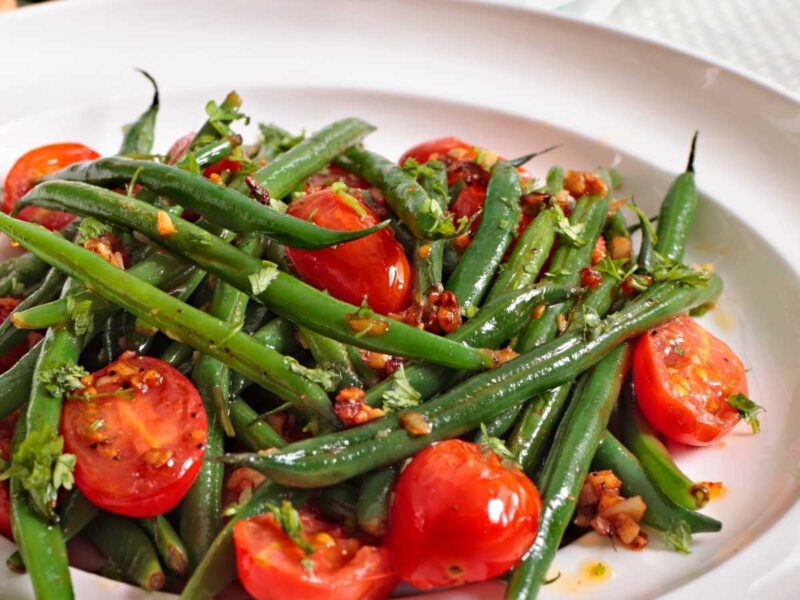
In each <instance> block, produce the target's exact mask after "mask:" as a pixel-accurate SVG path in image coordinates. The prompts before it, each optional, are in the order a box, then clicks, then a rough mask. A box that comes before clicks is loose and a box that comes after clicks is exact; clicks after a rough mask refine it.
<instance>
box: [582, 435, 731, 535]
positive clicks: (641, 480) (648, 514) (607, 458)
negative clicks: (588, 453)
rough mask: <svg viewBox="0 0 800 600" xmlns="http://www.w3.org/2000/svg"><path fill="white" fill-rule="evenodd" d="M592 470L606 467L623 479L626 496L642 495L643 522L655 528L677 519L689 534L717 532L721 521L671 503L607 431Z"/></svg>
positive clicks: (623, 491) (668, 525) (634, 459)
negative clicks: (644, 505) (682, 523)
mask: <svg viewBox="0 0 800 600" xmlns="http://www.w3.org/2000/svg"><path fill="white" fill-rule="evenodd" d="M592 469H594V470H598V471H599V470H604V469H609V470H611V471H613V472H614V474H615V475H616V476H617V477H619V479H620V480H621V481H622V493H623V495H624V496H626V497H629V498H630V497H631V496H641V497H642V499H643V500H644V502H645V504H647V510H646V511H645V513H644V518H643V519H642V523H643V524H645V525H649V526H650V527H652V528H653V529H657V530H658V531H667V530H669V528H670V527H671V526H672V525H673V524H674V523H676V522H678V521H683V522H685V523H686V524H687V525H689V528H690V529H691V531H692V533H701V532H712V531H720V530H721V529H722V523H720V522H719V521H717V520H716V519H712V518H711V517H708V516H706V515H703V514H701V513H698V512H694V511H693V510H687V509H686V508H684V507H682V506H680V505H678V504H675V503H673V502H672V501H671V500H670V499H669V498H667V497H666V496H665V495H664V494H663V493H662V492H661V490H660V489H659V488H658V487H656V486H655V485H654V484H653V483H652V482H651V481H650V479H649V478H648V477H647V474H646V473H645V471H644V469H643V468H642V465H641V464H640V463H639V461H638V460H636V457H635V456H634V455H633V454H632V453H631V452H630V451H629V450H628V449H627V448H625V446H623V445H622V444H621V443H620V442H619V440H617V439H616V438H615V437H614V436H613V435H611V434H610V433H609V432H607V431H606V432H605V433H603V435H602V437H601V438H600V444H599V445H598V447H597V452H596V453H595V455H594V460H593V461H592Z"/></svg>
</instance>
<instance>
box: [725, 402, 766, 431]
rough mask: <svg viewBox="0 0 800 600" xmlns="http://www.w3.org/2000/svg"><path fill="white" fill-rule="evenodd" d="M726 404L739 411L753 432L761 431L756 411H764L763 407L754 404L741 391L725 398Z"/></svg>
mask: <svg viewBox="0 0 800 600" xmlns="http://www.w3.org/2000/svg"><path fill="white" fill-rule="evenodd" d="M726 401H727V402H728V404H730V405H731V406H732V407H733V408H735V409H736V410H737V411H739V415H741V417H742V419H744V422H745V423H747V424H748V425H750V429H752V430H753V433H758V432H759V431H761V423H760V422H759V420H758V413H760V412H762V411H764V407H763V406H761V405H760V404H756V403H755V402H753V401H752V400H750V398H748V397H747V396H745V395H744V394H742V393H738V392H737V393H736V394H731V395H730V396H728V397H727V398H726Z"/></svg>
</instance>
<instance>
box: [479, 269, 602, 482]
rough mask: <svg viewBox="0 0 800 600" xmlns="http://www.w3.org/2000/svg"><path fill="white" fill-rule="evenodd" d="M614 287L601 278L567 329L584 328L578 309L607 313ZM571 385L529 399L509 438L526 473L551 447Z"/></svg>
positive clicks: (534, 467)
mask: <svg viewBox="0 0 800 600" xmlns="http://www.w3.org/2000/svg"><path fill="white" fill-rule="evenodd" d="M617 287H618V284H617V282H616V281H615V280H614V279H612V278H611V277H605V278H603V282H602V283H601V284H600V285H599V286H597V287H595V288H593V289H592V290H591V291H590V292H589V294H588V295H587V296H586V297H585V298H584V299H583V301H582V302H581V303H579V304H578V305H577V306H576V310H575V311H573V312H574V313H577V314H573V317H572V318H571V319H570V324H569V326H568V327H567V330H568V331H580V330H581V328H583V327H584V325H585V322H584V319H583V318H582V315H581V312H580V311H592V312H594V313H595V314H598V315H604V314H606V312H608V310H609V309H610V308H611V304H612V302H613V301H614V297H615V295H616V290H617ZM572 387H573V382H572V381H569V382H567V383H565V384H563V385H560V386H558V387H556V388H552V389H549V390H547V391H546V392H544V393H543V394H539V395H537V396H535V397H534V398H532V399H531V401H530V402H529V404H528V405H527V406H526V407H525V410H524V411H523V412H522V415H521V416H520V417H519V421H518V422H517V424H516V426H515V427H514V430H513V432H512V433H511V435H510V437H509V438H508V449H509V450H510V451H511V453H512V454H513V455H514V457H515V458H516V460H517V462H518V463H519V464H520V465H521V467H522V470H523V471H524V472H525V473H527V474H528V475H532V474H533V472H534V469H536V467H537V466H538V465H539V463H540V462H541V460H542V457H543V456H544V452H545V450H546V449H547V448H548V447H549V446H550V443H551V441H552V439H553V434H554V433H555V431H556V427H557V426H558V423H559V421H560V420H561V417H562V415H563V414H564V409H565V408H566V403H567V398H568V397H569V393H570V391H571V390H572ZM495 433H497V432H495Z"/></svg>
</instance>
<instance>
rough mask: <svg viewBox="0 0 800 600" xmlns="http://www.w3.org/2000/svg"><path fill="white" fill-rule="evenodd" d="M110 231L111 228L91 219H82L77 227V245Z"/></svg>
mask: <svg viewBox="0 0 800 600" xmlns="http://www.w3.org/2000/svg"><path fill="white" fill-rule="evenodd" d="M110 231H111V228H110V227H109V226H108V225H106V224H105V223H101V222H100V221H98V220H97V219H94V218H92V217H84V218H83V220H82V221H81V224H80V225H79V226H78V243H79V244H85V243H86V242H88V241H89V240H95V239H97V238H99V237H100V236H101V235H103V234H104V233H109V232H110Z"/></svg>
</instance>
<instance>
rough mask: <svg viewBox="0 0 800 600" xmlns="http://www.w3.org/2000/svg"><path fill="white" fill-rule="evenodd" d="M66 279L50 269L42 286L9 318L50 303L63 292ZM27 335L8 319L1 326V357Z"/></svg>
mask: <svg viewBox="0 0 800 600" xmlns="http://www.w3.org/2000/svg"><path fill="white" fill-rule="evenodd" d="M65 279H66V278H65V277H64V275H63V274H62V273H60V272H59V271H57V270H55V269H50V271H48V273H47V275H46V276H45V278H44V281H42V284H41V285H40V286H39V287H38V288H37V289H36V291H34V292H33V293H32V294H31V295H30V296H28V297H27V298H25V299H24V300H23V301H22V302H20V303H19V304H18V305H17V307H16V308H15V309H14V310H13V311H11V314H10V315H9V317H12V315H14V314H16V313H18V312H21V311H23V310H26V309H28V308H31V307H34V306H39V305H40V304H43V303H45V302H49V301H50V300H52V299H53V298H55V297H56V296H57V295H58V293H59V292H60V291H61V288H63V287H64V280H65ZM27 335H28V332H27V331H24V330H21V329H17V328H16V327H15V326H14V321H13V318H6V320H5V321H3V323H2V324H0V355H2V354H6V353H7V352H8V351H9V350H11V349H12V348H14V347H15V346H17V345H18V344H20V343H22V342H24V341H25V338H26V336H27Z"/></svg>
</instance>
